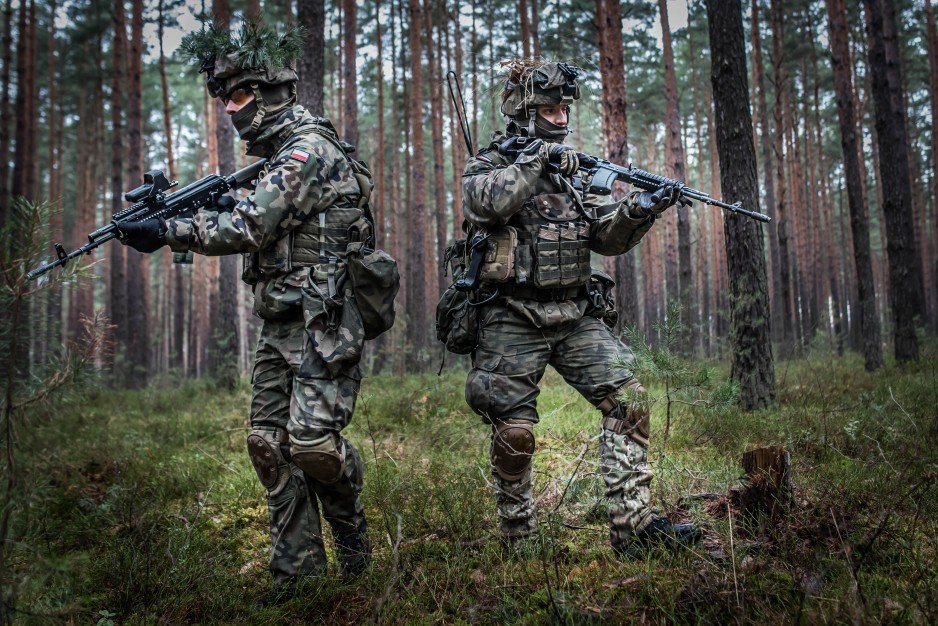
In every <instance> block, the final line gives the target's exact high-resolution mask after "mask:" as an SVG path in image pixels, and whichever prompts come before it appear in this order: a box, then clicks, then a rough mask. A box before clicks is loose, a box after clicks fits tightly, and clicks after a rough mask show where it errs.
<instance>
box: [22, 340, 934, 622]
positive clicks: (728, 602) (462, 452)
mask: <svg viewBox="0 0 938 626" xmlns="http://www.w3.org/2000/svg"><path fill="white" fill-rule="evenodd" d="M778 371H779V389H778V400H779V401H778V405H777V406H776V407H775V408H772V409H770V410H765V411H761V412H756V413H748V414H747V413H742V412H739V411H737V410H734V409H732V408H726V407H716V408H714V409H712V410H702V409H700V408H693V407H691V406H689V405H687V404H685V403H681V404H677V405H675V406H674V407H672V416H671V420H672V421H671V425H670V426H671V427H670V437H669V438H667V440H666V441H665V439H664V438H663V437H660V436H658V437H656V436H655V433H661V432H662V430H663V427H664V421H665V416H664V415H663V411H664V407H663V405H662V404H661V403H658V404H656V405H655V407H654V409H653V420H652V426H653V439H652V445H651V448H650V451H649V458H650V460H651V461H652V463H653V466H654V468H655V471H656V476H655V481H654V482H653V495H654V500H655V504H656V506H658V507H659V508H661V509H662V510H663V511H664V512H665V513H667V514H669V515H670V516H672V517H673V518H676V519H690V520H693V521H695V522H697V523H698V524H700V525H701V526H702V527H703V529H704V533H705V538H704V541H703V542H702V543H701V544H699V545H698V546H696V547H695V548H694V549H692V550H686V551H683V552H680V553H678V554H674V555H671V554H665V553H657V554H653V555H652V556H650V557H649V558H647V559H644V560H638V561H624V562H623V561H619V560H617V559H616V558H614V556H613V554H612V552H611V551H610V550H609V547H608V543H607V541H608V540H607V533H608V530H607V526H606V524H607V522H606V516H605V503H604V502H603V492H602V481H601V479H600V477H599V475H598V453H597V441H596V437H597V435H598V429H599V418H598V413H597V412H596V411H595V410H594V409H593V408H592V407H590V406H589V405H588V404H587V403H586V402H585V401H584V400H582V399H581V398H579V397H578V396H577V395H576V393H575V392H574V391H573V390H572V389H571V388H569V387H567V386H565V385H564V384H563V382H562V381H561V380H560V378H559V376H557V374H556V373H554V372H553V371H552V370H550V371H549V372H548V374H547V376H546V377H545V380H544V386H543V391H542V393H541V396H540V400H539V409H540V414H541V423H540V424H539V425H538V427H537V429H536V435H537V441H538V451H537V454H536V455H535V471H536V479H535V481H536V482H535V492H536V497H537V500H538V507H539V520H540V528H541V536H540V541H539V543H538V545H537V547H536V549H535V550H533V551H532V553H530V554H528V555H524V556H508V555H506V554H504V553H503V552H502V550H501V549H500V544H499V542H498V538H497V535H496V527H497V522H496V519H495V507H494V501H493V497H492V494H491V490H490V487H489V485H488V480H489V470H488V460H487V451H488V443H487V442H488V429H487V427H486V426H484V425H483V424H482V423H481V421H480V420H479V419H478V418H477V417H476V416H474V415H473V414H472V413H471V411H470V410H469V409H468V407H467V406H466V404H465V401H464V399H463V385H464V382H465V375H464V373H460V372H447V373H445V374H444V375H443V376H442V377H436V376H432V375H426V376H408V377H406V378H404V379H399V378H394V377H373V378H369V379H366V381H365V382H364V384H363V387H362V392H361V396H360V398H359V401H358V406H357V409H356V414H355V417H354V419H353V421H352V425H351V426H350V427H349V428H348V429H347V430H346V435H347V436H348V437H349V438H350V439H351V440H352V441H353V442H355V444H356V445H357V446H358V447H359V449H360V451H361V452H362V456H363V457H364V460H365V465H366V479H365V491H364V494H363V500H364V502H365V505H366V508H367V514H368V518H369V523H370V530H371V534H372V540H373V542H374V544H375V560H374V563H373V565H372V567H371V568H370V569H369V570H368V571H367V572H366V573H365V574H364V575H363V576H362V577H361V578H359V579H355V580H345V579H343V578H342V577H341V576H340V575H339V574H338V569H337V567H336V566H335V563H334V559H333V562H332V563H331V565H330V572H329V574H328V575H327V576H323V577H322V578H321V579H318V580H316V581H314V582H313V584H310V585H307V586H306V587H305V588H304V592H303V594H302V595H301V596H300V597H298V598H296V599H294V600H292V601H291V602H290V603H288V604H287V605H285V606H283V607H279V608H276V609H268V610H266V611H264V612H261V613H256V614H252V613H251V612H250V606H251V603H252V601H253V600H254V599H255V598H256V597H257V596H259V595H261V594H262V593H263V592H264V591H265V590H266V588H267V585H268V583H269V580H268V574H267V572H266V559H267V552H268V549H269V544H268V536H267V511H266V503H265V501H264V497H263V490H262V487H261V485H260V483H259V481H258V480H257V478H256V476H255V475H254V472H253V469H252V468H251V466H250V463H249V461H248V457H247V454H246V453H245V446H244V440H245V437H246V436H247V432H248V427H247V414H248V405H249V397H250V390H249V388H248V385H247V384H246V383H242V385H241V386H240V387H239V388H238V389H237V390H236V391H235V392H234V393H231V392H228V391H224V390H221V389H216V388H214V387H213V385H212V384H211V383H209V382H188V383H184V384H179V385H176V384H174V385H172V386H170V385H167V386H166V387H165V388H154V389H149V390H146V391H142V392H112V391H109V390H107V389H103V388H97V389H88V390H86V391H85V392H84V393H82V394H80V395H79V396H77V397H72V398H69V399H66V400H63V401H62V402H60V403H59V404H57V405H55V406H54V407H50V408H47V409H43V410H41V411H40V410H38V409H37V411H36V413H35V414H33V415H31V416H30V419H29V428H28V429H23V430H22V431H21V432H19V433H17V458H18V459H19V463H20V467H19V471H20V472H21V475H22V483H23V484H24V485H25V493H24V495H23V496H22V497H23V500H22V501H21V502H20V503H18V504H19V505H20V506H18V509H17V510H18V511H19V514H18V515H17V517H16V518H15V520H14V523H15V525H16V527H15V529H14V533H13V536H15V537H17V543H16V545H15V546H13V549H12V550H11V561H12V562H11V563H10V567H11V568H12V570H13V572H14V574H15V577H16V578H15V581H4V584H8V583H11V584H12V583H15V587H16V590H17V597H16V606H17V609H16V612H15V613H14V615H15V616H16V619H17V620H21V621H22V622H23V623H47V622H49V621H61V622H69V623H70V622H74V623H96V622H98V621H99V620H100V623H108V621H110V622H112V623H115V624H117V623H120V624H125V623H130V624H133V623H193V622H204V623H232V622H251V623H257V624H280V623H283V622H284V621H287V622H289V623H297V622H320V621H322V622H326V623H352V622H361V621H375V622H381V623H385V622H391V623H440V622H447V623H452V622H456V623H483V624H502V623H521V624H525V623H540V622H555V623H578V624H579V623H620V622H654V623H661V622H683V623H697V622H734V621H736V622H763V623H792V622H801V623H814V622H846V621H851V622H858V623H864V622H865V623H873V622H890V623H935V622H936V621H938V605H936V597H935V593H936V592H935V589H936V588H938V572H936V566H935V563H936V549H938V545H936V544H938V524H936V521H935V519H936V514H938V510H936V509H938V506H936V497H935V496H936V484H935V479H936V473H938V457H936V453H935V450H936V444H938V359H936V357H935V353H934V350H932V351H931V352H930V353H929V355H928V356H926V358H924V359H923V360H922V361H921V362H920V363H919V364H916V365H906V366H901V367H897V366H895V365H894V364H891V365H889V366H888V367H887V368H886V369H885V370H884V371H880V372H876V373H873V374H869V373H866V372H865V371H864V370H863V364H862V361H861V359H859V358H858V357H856V356H848V357H844V358H835V357H831V356H829V355H826V354H824V353H814V354H812V355H811V356H808V357H807V358H804V359H800V360H797V361H790V362H786V363H782V364H779V367H778ZM722 375H723V376H724V377H725V372H724V373H723V374H722ZM644 382H645V383H646V386H647V387H649V391H650V392H651V393H652V394H653V395H656V394H657V395H659V396H660V394H662V393H663V391H664V390H663V385H661V384H660V382H661V381H656V380H648V381H644ZM769 444H779V445H784V446H785V447H786V448H787V449H788V450H789V451H790V453H791V457H792V461H793V464H794V480H795V487H796V489H795V506H794V507H793V509H792V510H791V512H790V514H789V515H788V516H787V517H786V518H784V519H782V520H780V521H779V522H778V523H775V524H770V525H766V524H764V523H763V524H759V523H756V522H755V521H754V520H746V519H739V518H738V517H737V516H736V515H735V513H734V512H733V511H732V510H728V509H727V508H726V506H725V499H724V500H719V499H716V496H715V495H710V496H706V495H703V496H702V495H700V494H725V493H726V492H727V490H728V489H729V488H730V487H732V486H734V485H737V484H738V480H739V477H740V475H741V470H740V468H739V461H740V457H741V455H742V453H743V452H744V451H746V450H747V449H750V448H752V447H755V446H760V445H769ZM686 496H698V497H690V498H688V497H686ZM721 503H722V504H721ZM731 534H732V542H731V540H730V538H731ZM328 547H329V548H330V550H331V545H329V546H328Z"/></svg>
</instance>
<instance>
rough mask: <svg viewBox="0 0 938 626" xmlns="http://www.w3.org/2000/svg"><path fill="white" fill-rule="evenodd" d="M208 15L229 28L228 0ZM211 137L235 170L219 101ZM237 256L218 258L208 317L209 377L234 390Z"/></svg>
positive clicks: (224, 169)
mask: <svg viewBox="0 0 938 626" xmlns="http://www.w3.org/2000/svg"><path fill="white" fill-rule="evenodd" d="M212 16H213V18H214V19H215V23H216V24H221V25H222V27H223V28H228V27H229V21H230V19H231V13H230V9H229V4H228V0H214V2H213V4H212ZM213 108H214V109H215V124H216V126H215V134H216V137H217V141H218V169H219V172H220V173H222V174H229V173H231V172H233V171H234V170H235V169H236V168H235V158H234V148H233V145H234V128H233V127H232V125H231V120H230V118H229V116H228V114H227V113H225V106H224V103H223V102H222V101H221V100H216V101H215V102H214V107H213ZM240 273H241V272H240V256H239V255H237V254H229V255H225V256H223V257H220V258H219V259H218V283H217V284H218V287H217V288H218V298H217V301H216V303H217V307H218V315H217V316H213V317H212V324H211V326H210V327H211V329H212V348H211V350H212V358H210V359H209V361H210V363H212V365H213V368H212V375H213V376H214V377H215V378H216V379H218V381H219V382H220V383H221V384H222V385H223V386H224V387H225V388H227V389H234V388H235V386H236V385H237V384H238V378H239V376H240V369H239V367H238V357H239V354H240V352H241V347H240V345H239V342H240V339H241V333H240V330H239V328H238V280H239V275H240Z"/></svg>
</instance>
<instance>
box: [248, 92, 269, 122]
mask: <svg viewBox="0 0 938 626" xmlns="http://www.w3.org/2000/svg"><path fill="white" fill-rule="evenodd" d="M251 91H253V92H254V100H256V101H257V113H256V114H255V115H254V120H253V121H252V122H251V131H252V132H254V133H256V132H257V131H258V129H260V127H261V124H262V123H263V121H264V116H265V115H267V105H266V104H265V102H264V96H263V95H261V88H260V85H258V84H257V83H251Z"/></svg>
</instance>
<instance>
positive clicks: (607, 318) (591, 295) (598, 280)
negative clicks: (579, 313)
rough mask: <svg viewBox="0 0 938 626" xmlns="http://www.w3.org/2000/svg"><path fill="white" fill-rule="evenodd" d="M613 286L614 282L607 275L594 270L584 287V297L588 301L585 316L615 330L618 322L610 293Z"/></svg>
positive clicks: (613, 300)
mask: <svg viewBox="0 0 938 626" xmlns="http://www.w3.org/2000/svg"><path fill="white" fill-rule="evenodd" d="M615 286H616V281H614V280H612V278H611V277H610V276H609V275H608V274H606V273H605V272H601V271H599V270H595V269H594V270H593V272H592V274H590V278H589V283H587V286H586V296H587V298H588V299H589V305H588V306H587V308H586V315H589V316H590V317H595V318H597V319H601V320H602V321H603V323H604V324H606V326H608V327H609V328H615V325H616V323H618V321H619V312H618V311H616V300H615V296H614V294H613V292H612V290H613V287H615Z"/></svg>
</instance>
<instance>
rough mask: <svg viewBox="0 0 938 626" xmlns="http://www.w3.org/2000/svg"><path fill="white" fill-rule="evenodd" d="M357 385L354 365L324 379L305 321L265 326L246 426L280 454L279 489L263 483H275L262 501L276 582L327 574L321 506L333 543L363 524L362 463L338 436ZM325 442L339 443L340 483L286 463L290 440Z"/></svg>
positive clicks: (326, 373)
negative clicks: (267, 515)
mask: <svg viewBox="0 0 938 626" xmlns="http://www.w3.org/2000/svg"><path fill="white" fill-rule="evenodd" d="M360 381H361V373H360V370H359V368H358V366H357V365H355V366H351V367H348V368H346V369H344V370H343V371H341V372H339V374H338V375H332V374H330V373H329V370H328V369H327V368H326V366H325V364H324V363H323V362H322V359H321V358H320V357H319V355H318V354H317V353H316V352H315V351H313V350H312V349H311V348H310V344H309V341H308V340H307V337H306V329H305V327H304V324H303V320H302V318H298V319H296V320H295V321H294V320H291V321H267V322H265V323H264V327H263V329H262V330H261V336H260V340H259V341H258V345H257V351H256V355H255V361H254V373H253V377H252V386H253V397H252V400H251V427H252V430H253V431H254V433H255V434H258V435H260V436H262V437H264V438H265V439H266V440H268V441H270V442H271V443H272V444H273V449H274V451H275V453H277V454H278V455H279V458H278V467H277V470H276V482H274V479H273V478H270V477H268V481H267V483H265V485H266V484H270V483H273V484H271V485H270V486H269V487H268V488H267V493H266V495H267V505H268V511H269V513H270V542H271V552H270V565H269V567H270V572H271V573H272V574H273V576H274V580H275V581H276V582H283V581H284V580H287V579H289V578H291V577H294V576H300V575H309V574H320V573H324V572H325V570H326V552H325V548H324V546H323V533H322V525H321V522H320V518H319V509H320V506H321V507H322V515H323V517H324V518H325V519H326V521H327V522H328V523H329V526H330V527H331V529H332V533H333V536H336V535H340V534H344V533H349V532H354V531H355V530H356V529H358V528H359V527H360V525H361V524H362V523H363V522H364V519H365V512H364V507H363V506H362V503H361V498H360V494H361V491H362V477H363V473H364V470H363V467H362V460H361V456H360V455H359V453H358V450H356V449H355V447H354V446H353V445H352V444H351V442H349V441H348V440H346V439H345V438H344V437H342V436H341V435H340V434H339V433H340V432H341V431H342V429H343V428H345V426H347V425H348V423H349V420H350V419H351V417H352V411H353V409H354V408H355V398H356V396H357V394H358V389H359V385H360ZM329 435H331V436H334V437H336V438H337V440H338V445H337V447H338V449H339V450H340V452H341V453H342V454H343V456H344V459H345V460H344V471H343V474H342V476H341V477H340V478H339V480H338V481H337V482H335V483H332V484H323V483H321V482H318V481H316V480H313V479H312V478H310V477H309V476H308V475H306V474H305V473H304V472H303V471H302V470H300V469H299V468H298V467H296V466H295V465H294V464H293V463H291V462H290V461H289V460H288V458H289V455H288V454H287V452H286V451H288V450H289V446H288V442H289V441H291V440H293V441H310V440H315V439H319V438H322V437H323V436H329ZM259 473H260V471H259ZM264 478H265V477H264V476H261V479H262V482H263V481H264Z"/></svg>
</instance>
